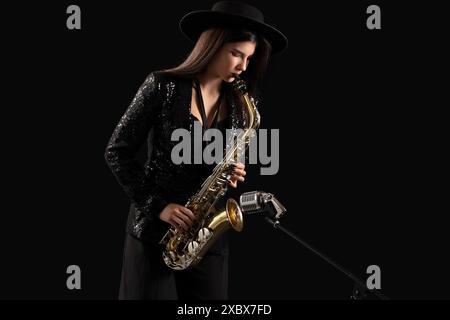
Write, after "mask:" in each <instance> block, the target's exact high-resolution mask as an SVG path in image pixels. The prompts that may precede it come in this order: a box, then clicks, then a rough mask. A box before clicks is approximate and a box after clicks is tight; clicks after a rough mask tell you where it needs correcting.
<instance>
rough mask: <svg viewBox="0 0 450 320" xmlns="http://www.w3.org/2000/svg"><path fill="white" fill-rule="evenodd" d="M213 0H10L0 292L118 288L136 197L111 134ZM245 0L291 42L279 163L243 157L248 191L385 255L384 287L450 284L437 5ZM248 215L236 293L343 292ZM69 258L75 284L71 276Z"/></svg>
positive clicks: (309, 224)
mask: <svg viewBox="0 0 450 320" xmlns="http://www.w3.org/2000/svg"><path fill="white" fill-rule="evenodd" d="M213 3H214V1H172V0H167V1H159V2H155V1H151V2H150V1H146V2H117V3H110V2H95V4H94V3H92V2H89V3H88V2H81V1H77V2H64V1H63V2H61V3H54V4H50V3H47V4H43V3H40V4H36V3H35V4H32V5H31V4H24V3H23V4H21V5H16V6H15V7H11V8H8V9H5V12H4V17H5V19H4V22H3V23H5V27H4V28H3V32H4V36H3V44H4V45H3V47H4V58H3V60H4V71H5V72H4V74H3V77H4V81H3V83H4V86H3V90H2V91H3V92H4V94H3V95H4V101H5V105H4V106H3V108H2V109H3V124H2V133H3V134H2V136H3V152H2V154H3V157H2V158H3V159H2V162H3V163H4V165H3V169H4V172H3V179H2V180H3V188H2V189H3V190H4V191H3V195H4V199H3V201H2V202H3V206H2V222H1V225H2V232H1V235H0V237H1V238H0V240H1V250H2V251H1V252H2V258H1V261H2V263H1V266H0V271H1V273H0V298H2V299H116V297H117V293H118V286H119V280H120V270H121V262H122V248H123V239H124V229H125V221H126V216H127V213H128V206H129V201H128V199H127V197H126V196H125V194H124V193H123V191H122V190H121V188H120V186H119V185H118V184H117V182H116V180H115V178H114V177H113V175H112V173H111V172H110V170H109V168H108V167H107V165H106V163H105V161H104V158H103V153H104V149H105V147H106V143H107V142H108V140H109V138H110V135H111V134H112V131H113V129H114V127H115V125H116V124H117V122H118V121H119V119H120V117H121V115H122V114H123V113H124V112H125V110H126V108H127V106H128V104H129V103H130V102H131V100H132V98H133V96H134V94H135V93H136V91H137V89H138V87H139V86H140V84H141V83H142V82H143V80H144V79H145V77H146V76H147V75H148V73H150V72H152V71H154V70H158V69H162V68H166V67H170V66H174V65H177V64H178V63H180V62H181V61H182V60H183V58H184V57H185V56H186V55H187V53H188V52H189V50H190V49H191V47H192V46H191V43H190V42H189V41H188V40H186V39H185V38H184V37H183V36H182V35H181V33H180V32H179V30H178V21H179V19H180V18H181V17H182V16H183V15H184V14H185V13H187V12H189V11H192V10H196V9H208V8H210V7H211V6H212V4H213ZM247 3H250V4H254V5H255V6H257V7H258V8H260V9H261V10H262V11H263V12H264V13H265V18H266V21H267V22H268V23H271V24H273V25H275V26H277V27H278V28H279V29H280V30H282V31H283V32H284V33H285V34H286V36H287V37H288V39H289V48H288V50H287V51H286V52H284V53H283V54H281V55H279V56H275V57H274V58H273V60H272V61H271V64H270V66H269V71H268V74H267V77H266V79H265V80H264V82H263V83H261V86H260V88H261V91H262V92H263V93H264V95H263V98H264V103H263V105H262V107H261V110H260V112H261V116H262V127H263V128H277V129H279V130H280V170H279V172H278V174H277V175H274V176H260V175H259V168H258V167H257V166H250V167H249V168H248V179H247V181H246V182H245V183H244V184H242V185H241V186H240V189H239V190H238V191H239V192H244V191H251V190H264V191H267V192H271V193H273V194H275V195H276V196H277V198H278V199H279V200H280V201H281V202H282V203H283V204H284V205H285V207H286V208H287V209H288V213H287V215H286V216H285V217H284V218H283V219H282V221H281V222H282V223H283V225H284V226H285V227H287V228H289V229H290V230H291V231H293V232H294V233H296V234H297V235H298V236H299V237H300V238H302V239H303V240H305V241H307V242H308V243H310V244H312V245H313V246H315V247H317V248H318V249H319V250H321V251H322V252H323V253H325V254H327V255H328V256H330V257H331V258H333V259H335V260H336V261H337V262H339V263H340V264H342V265H343V266H345V267H346V268H348V269H349V270H350V271H351V272H353V273H354V274H355V275H357V276H359V277H361V278H363V279H365V278H366V277H367V276H368V275H367V274H366V273H365V272H366V268H367V267H368V266H369V265H373V264H375V265H378V266H380V268H381V289H382V292H383V293H385V294H386V295H387V296H389V297H390V298H393V299H442V298H447V299H448V298H449V297H450V295H449V293H448V287H449V285H450V280H449V276H448V267H449V266H450V262H449V261H448V258H447V256H448V249H447V247H448V240H449V239H448V235H447V224H446V223H445V222H444V221H446V220H445V215H448V212H449V211H448V205H447V204H446V203H445V201H444V200H445V199H446V198H447V197H448V186H447V185H448V179H447V178H446V170H447V169H446V166H444V164H445V163H446V162H445V160H444V155H445V154H446V153H445V149H447V148H448V142H446V141H445V140H446V139H445V136H444V132H445V117H444V115H443V112H444V110H445V109H444V108H446V107H448V101H447V98H446V91H448V80H447V78H446V73H445V71H444V70H445V67H446V66H445V65H444V62H445V59H443V58H444V57H445V51H444V49H443V47H444V44H445V39H446V35H445V32H444V29H445V28H444V27H445V25H444V20H443V19H441V17H439V15H440V13H442V12H443V9H442V8H440V7H439V6H438V5H436V4H432V3H431V2H426V4H425V2H422V3H417V4H411V3H410V2H407V1H396V4H395V6H394V4H392V3H390V4H388V3H384V2H379V1H377V2H365V1H361V2H355V1H305V2H295V1H284V0H283V1H276V2H261V1H247ZM70 4H78V5H79V6H80V7H81V24H82V29H81V30H68V29H67V28H66V18H67V16H68V15H67V14H66V8H67V6H69V5H70ZM370 4H378V5H379V6H380V7H381V12H382V13H381V14H382V16H381V23H382V29H381V30H368V29H367V28H366V19H367V17H368V14H366V8H367V6H368V5H370ZM5 31H6V32H5ZM447 38H448V36H447ZM447 131H448V130H447ZM447 135H448V133H447ZM144 152H145V150H143V151H142V154H143V153H144ZM245 223H246V225H245V231H244V232H242V233H239V234H238V233H232V234H231V235H230V236H231V240H232V248H231V249H232V253H231V265H230V297H231V298H233V299H262V300H263V299H348V298H349V296H350V294H351V292H352V288H353V284H352V282H351V281H350V280H349V279H348V278H346V277H345V276H344V275H343V274H341V273H339V272H338V271H337V270H335V269H333V268H332V267H331V266H330V265H328V264H326V263H325V262H324V261H323V260H321V259H320V258H319V257H317V256H316V255H314V254H313V253H312V252H310V251H308V250H307V249H306V248H305V247H303V246H300V245H298V244H297V243H295V242H293V241H292V240H291V239H290V238H288V237H287V236H286V235H284V234H282V233H281V232H280V231H277V230H274V229H272V228H271V227H270V226H269V225H268V224H266V223H265V222H264V221H263V219H262V217H259V216H251V217H248V218H247V219H246V221H245ZM72 264H75V265H79V266H80V268H81V271H82V290H79V291H77V290H73V291H70V290H68V289H67V288H66V278H67V276H68V275H67V274H66V268H67V266H69V265H72Z"/></svg>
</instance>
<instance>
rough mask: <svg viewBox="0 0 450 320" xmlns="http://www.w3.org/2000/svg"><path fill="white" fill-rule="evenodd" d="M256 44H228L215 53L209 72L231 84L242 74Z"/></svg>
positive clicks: (248, 42)
mask: <svg viewBox="0 0 450 320" xmlns="http://www.w3.org/2000/svg"><path fill="white" fill-rule="evenodd" d="M255 49H256V42H252V41H242V42H229V43H226V44H224V45H223V47H222V48H221V49H220V50H219V51H218V52H217V54H216V57H215V59H214V60H213V61H212V62H211V65H210V71H212V72H213V73H214V74H215V75H216V76H217V77H219V78H221V79H222V80H223V81H226V82H232V81H234V79H235V78H236V76H237V75H239V74H241V73H242V72H244V71H245V70H246V69H247V67H248V65H249V63H250V60H251V58H252V56H253V54H254V53H255Z"/></svg>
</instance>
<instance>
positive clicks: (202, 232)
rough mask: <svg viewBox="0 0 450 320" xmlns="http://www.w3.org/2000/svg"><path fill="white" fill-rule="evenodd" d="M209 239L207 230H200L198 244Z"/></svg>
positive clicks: (209, 233)
mask: <svg viewBox="0 0 450 320" xmlns="http://www.w3.org/2000/svg"><path fill="white" fill-rule="evenodd" d="M209 237H211V231H209V229H208V228H201V229H200V230H199V232H198V240H199V241H200V242H204V241H206V240H208V238H209Z"/></svg>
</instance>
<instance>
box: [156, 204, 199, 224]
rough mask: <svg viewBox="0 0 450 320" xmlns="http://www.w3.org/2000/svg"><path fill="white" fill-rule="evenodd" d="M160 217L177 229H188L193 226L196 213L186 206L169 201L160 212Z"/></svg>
mask: <svg viewBox="0 0 450 320" xmlns="http://www.w3.org/2000/svg"><path fill="white" fill-rule="evenodd" d="M159 218H160V219H161V220H162V221H164V222H167V223H169V224H170V225H172V226H173V227H174V228H176V229H178V230H179V229H180V228H181V229H183V230H187V229H189V227H191V226H192V224H193V222H194V220H195V215H194V214H193V213H192V211H191V210H189V209H188V208H186V207H183V206H181V205H179V204H176V203H169V204H168V205H167V206H166V207H165V208H164V209H163V211H161V213H160V214H159Z"/></svg>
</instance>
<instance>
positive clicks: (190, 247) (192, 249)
mask: <svg viewBox="0 0 450 320" xmlns="http://www.w3.org/2000/svg"><path fill="white" fill-rule="evenodd" d="M198 246H199V244H198V242H197V241H191V242H189V245H188V251H189V253H190V254H194V253H195V251H196V250H197V248H198Z"/></svg>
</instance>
